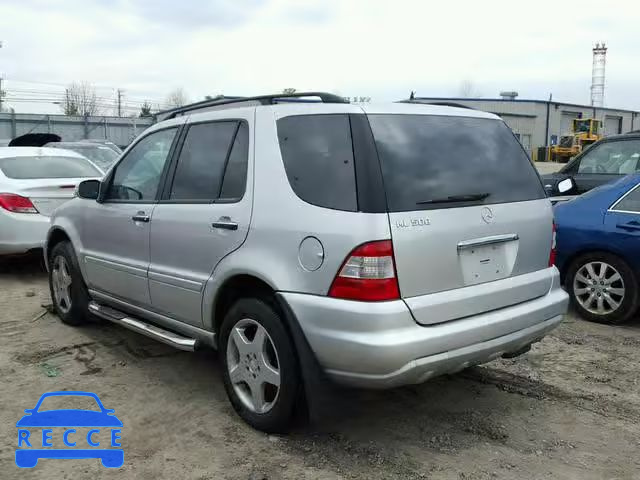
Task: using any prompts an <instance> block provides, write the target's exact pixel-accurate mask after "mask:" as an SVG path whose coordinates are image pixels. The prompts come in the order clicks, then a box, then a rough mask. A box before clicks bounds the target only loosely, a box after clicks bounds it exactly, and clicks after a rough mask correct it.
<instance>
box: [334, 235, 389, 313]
mask: <svg viewBox="0 0 640 480" xmlns="http://www.w3.org/2000/svg"><path fill="white" fill-rule="evenodd" d="M329 296H330V297H334V298H343V299H347V300H360V301H364V302H380V301H385V300H397V299H399V298H400V289H399V288H398V279H397V277H396V269H395V261H394V258H393V244H392V243H391V240H381V241H376V242H369V243H365V244H363V245H360V246H359V247H356V248H355V249H354V250H353V251H352V252H351V253H350V254H349V256H348V257H347V259H346V260H345V261H344V263H343V264H342V267H341V268H340V271H339V272H338V274H337V275H336V278H335V279H334V280H333V284H332V285H331V288H330V289H329Z"/></svg>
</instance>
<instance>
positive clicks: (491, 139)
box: [369, 115, 545, 212]
mask: <svg viewBox="0 0 640 480" xmlns="http://www.w3.org/2000/svg"><path fill="white" fill-rule="evenodd" d="M369 121H370V123H371V129H372V131H373V136H374V137H375V142H376V145H377V147H378V154H379V156H380V161H381V164H382V174H383V178H384V185H385V190H386V193H387V202H388V205H389V210H390V211H393V212H398V211H411V210H420V209H436V208H451V207H459V206H464V205H470V204H479V203H486V204H490V203H505V202H518V201H524V200H533V199H538V198H543V197H544V196H545V193H544V190H543V189H542V184H541V183H540V178H539V177H538V175H537V173H536V172H535V170H534V167H533V165H532V164H531V162H530V161H529V158H528V157H527V155H526V154H525V152H524V151H523V150H522V147H521V145H520V144H519V143H518V141H517V140H516V138H515V137H514V136H513V134H512V133H511V131H510V130H509V128H508V127H507V126H506V125H505V124H504V123H503V122H501V121H499V120H492V119H484V118H467V117H444V116H435V115H369ZM468 195H474V196H476V199H475V200H473V201H466V202H447V201H446V200H450V199H449V197H458V196H468ZM480 197H483V198H480ZM442 200H445V201H444V202H442Z"/></svg>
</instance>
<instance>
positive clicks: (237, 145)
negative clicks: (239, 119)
mask: <svg viewBox="0 0 640 480" xmlns="http://www.w3.org/2000/svg"><path fill="white" fill-rule="evenodd" d="M248 161H249V127H247V125H246V124H245V123H241V124H240V126H239V127H238V133H236V139H235V140H234V142H233V147H231V153H230V154H229V160H228V161H227V169H226V170H225V172H224V180H223V181H222V190H221V192H220V198H224V199H226V200H234V199H238V200H239V199H241V198H242V197H243V196H244V191H245V189H246V186H247V164H248Z"/></svg>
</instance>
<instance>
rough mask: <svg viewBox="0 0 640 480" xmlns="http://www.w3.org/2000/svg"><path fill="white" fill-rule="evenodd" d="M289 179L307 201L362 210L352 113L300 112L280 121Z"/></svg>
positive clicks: (281, 141) (281, 146)
mask: <svg viewBox="0 0 640 480" xmlns="http://www.w3.org/2000/svg"><path fill="white" fill-rule="evenodd" d="M278 140H279V142H280V151H281V153H282V160H283V162H284V167H285V170H286V172H287V178H288V179H289V184H290V185H291V188H293V191H294V192H295V193H296V195H298V197H300V198H301V199H302V200H304V201H305V202H308V203H311V204H313V205H317V206H320V207H326V208H332V209H335V210H347V211H356V210H357V209H358V202H357V192H356V181H355V169H354V165H353V145H352V141H351V129H350V124H349V117H348V115H334V114H330V115H299V116H291V117H284V118H281V119H280V120H278Z"/></svg>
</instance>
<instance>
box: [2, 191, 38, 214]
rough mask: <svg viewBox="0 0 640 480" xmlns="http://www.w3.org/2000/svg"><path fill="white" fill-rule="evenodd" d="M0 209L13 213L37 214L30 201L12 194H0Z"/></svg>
mask: <svg viewBox="0 0 640 480" xmlns="http://www.w3.org/2000/svg"><path fill="white" fill-rule="evenodd" d="M0 207H2V208H4V209H5V210H7V211H9V212H13V213H38V210H37V209H36V207H34V206H33V203H31V200H29V199H28V198H27V197H22V196H20V195H16V194H14V193H0Z"/></svg>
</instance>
